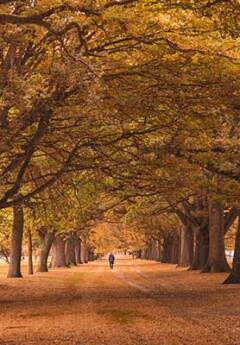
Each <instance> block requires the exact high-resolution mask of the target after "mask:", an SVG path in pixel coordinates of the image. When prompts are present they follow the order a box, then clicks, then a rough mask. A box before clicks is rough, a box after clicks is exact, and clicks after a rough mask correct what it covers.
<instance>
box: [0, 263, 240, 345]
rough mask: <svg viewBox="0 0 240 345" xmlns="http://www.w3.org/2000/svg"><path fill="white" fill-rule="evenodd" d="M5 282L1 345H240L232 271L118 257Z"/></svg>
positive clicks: (1, 283) (239, 308) (239, 307)
mask: <svg viewBox="0 0 240 345" xmlns="http://www.w3.org/2000/svg"><path fill="white" fill-rule="evenodd" d="M116 263H117V264H116V267H115V269H114V270H113V271H110V270H109V268H108V265H107V262H106V261H105V260H99V261H97V262H94V263H89V264H87V265H82V266H79V267H74V268H71V269H58V270H52V271H51V272H49V273H38V274H35V275H34V276H27V275H25V277H24V278H23V279H6V278H4V271H5V270H6V267H5V266H4V265H1V266H0V288H1V294H0V325H1V328H0V345H20V344H21V345H23V344H24V345H30V344H32V345H38V344H41V345H50V344H51V345H52V344H57V345H60V344H64V345H91V344H94V345H103V344H111V345H128V344H131V345H177V344H181V345H190V344H194V345H205V344H208V345H211V344H214V345H215V344H216V345H239V343H240V340H239V339H240V287H239V286H225V285H224V286H223V285H221V282H222V281H223V280H224V277H225V274H199V273H198V272H187V271H185V270H183V269H179V268H176V267H175V266H174V265H169V264H160V263H155V262H151V261H144V260H130V259H123V258H118V259H117V262H116Z"/></svg>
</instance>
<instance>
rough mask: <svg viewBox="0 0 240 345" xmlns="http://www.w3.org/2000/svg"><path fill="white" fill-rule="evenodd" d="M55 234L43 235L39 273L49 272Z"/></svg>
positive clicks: (46, 233) (47, 233)
mask: <svg viewBox="0 0 240 345" xmlns="http://www.w3.org/2000/svg"><path fill="white" fill-rule="evenodd" d="M54 236H55V234H54V232H52V231H51V232H47V231H46V232H45V233H44V234H42V236H41V237H42V241H43V242H42V247H41V252H40V257H39V265H38V272H48V256H49V252H50V249H51V247H52V243H53V240H54Z"/></svg>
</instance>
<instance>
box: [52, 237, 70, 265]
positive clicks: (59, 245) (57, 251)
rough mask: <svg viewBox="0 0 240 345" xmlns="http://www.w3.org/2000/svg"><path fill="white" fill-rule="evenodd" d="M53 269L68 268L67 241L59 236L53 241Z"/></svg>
mask: <svg viewBox="0 0 240 345" xmlns="http://www.w3.org/2000/svg"><path fill="white" fill-rule="evenodd" d="M52 267H53V268H57V267H67V263H66V256H65V240H64V239H63V237H62V236H61V235H57V236H56V237H55V238H54V241H53V253H52Z"/></svg>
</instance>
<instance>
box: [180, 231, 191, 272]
mask: <svg viewBox="0 0 240 345" xmlns="http://www.w3.org/2000/svg"><path fill="white" fill-rule="evenodd" d="M192 260H193V231H192V228H191V226H188V227H187V226H185V225H183V226H182V228H181V232H180V255H179V261H178V266H183V267H189V266H191V264H192Z"/></svg>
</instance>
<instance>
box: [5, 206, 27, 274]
mask: <svg viewBox="0 0 240 345" xmlns="http://www.w3.org/2000/svg"><path fill="white" fill-rule="evenodd" d="M23 225H24V214H23V207H22V206H14V207H13V229H12V239H11V254H10V264H9V268H8V275H7V276H8V278H21V277H22V273H21V257H22V239H23Z"/></svg>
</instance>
